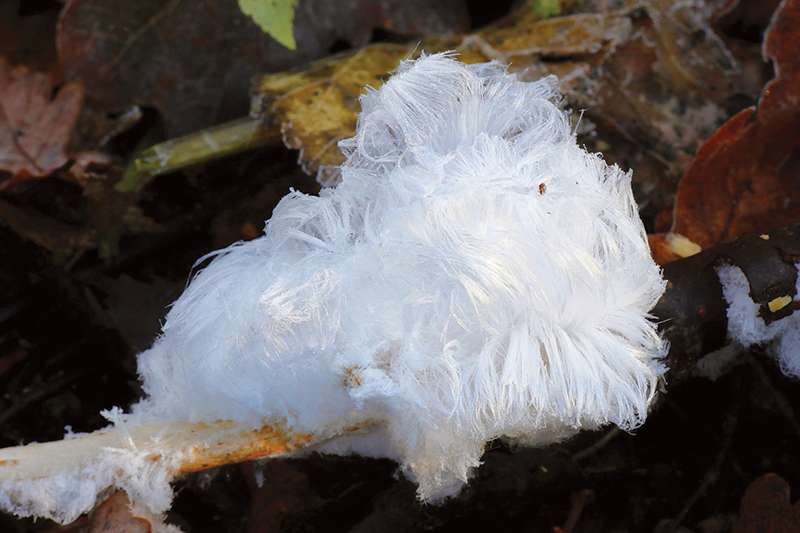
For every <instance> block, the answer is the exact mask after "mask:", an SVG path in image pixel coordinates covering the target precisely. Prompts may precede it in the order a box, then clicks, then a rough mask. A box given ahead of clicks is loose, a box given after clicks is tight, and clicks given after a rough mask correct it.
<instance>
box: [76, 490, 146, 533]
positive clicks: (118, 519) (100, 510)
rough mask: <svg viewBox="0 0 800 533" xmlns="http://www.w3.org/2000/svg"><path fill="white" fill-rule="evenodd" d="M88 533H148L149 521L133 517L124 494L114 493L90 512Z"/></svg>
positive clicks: (129, 504)
mask: <svg viewBox="0 0 800 533" xmlns="http://www.w3.org/2000/svg"><path fill="white" fill-rule="evenodd" d="M86 530H87V531H88V533H150V532H151V531H152V530H153V528H152V526H151V524H150V521H149V520H146V519H144V518H141V517H138V516H134V515H133V513H132V512H131V503H130V501H129V500H128V497H127V496H126V495H125V493H124V492H121V491H117V492H114V493H113V494H112V495H111V496H110V497H109V498H108V499H106V501H104V502H103V503H101V504H100V505H99V506H98V507H97V509H95V510H94V512H92V515H91V518H90V519H89V524H88V526H87V528H86Z"/></svg>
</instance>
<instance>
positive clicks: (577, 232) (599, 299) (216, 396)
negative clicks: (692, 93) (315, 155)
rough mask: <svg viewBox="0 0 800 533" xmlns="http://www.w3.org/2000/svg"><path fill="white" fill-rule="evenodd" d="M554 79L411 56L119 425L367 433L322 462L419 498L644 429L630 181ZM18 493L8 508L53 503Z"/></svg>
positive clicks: (650, 272) (654, 352) (209, 276)
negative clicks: (334, 168)
mask: <svg viewBox="0 0 800 533" xmlns="http://www.w3.org/2000/svg"><path fill="white" fill-rule="evenodd" d="M556 87H557V82H556V79H555V78H553V77H548V78H544V79H542V80H540V81H537V82H534V83H528V82H523V81H520V80H519V79H518V78H517V77H516V76H515V75H512V74H508V73H507V72H506V70H505V68H504V67H503V66H502V65H500V64H497V63H486V64H480V65H470V66H468V65H464V64H461V63H459V62H457V61H455V60H454V59H452V58H451V57H450V56H448V55H441V54H440V55H434V56H427V57H423V58H421V59H419V60H417V61H413V62H412V61H407V62H404V63H403V64H402V65H401V66H400V68H399V69H398V71H397V73H395V74H394V76H393V77H392V78H391V79H390V80H389V81H388V82H387V83H386V84H385V85H384V86H383V87H382V88H381V89H380V90H377V91H375V90H370V91H368V92H367V94H365V95H364V96H363V97H362V99H361V104H362V113H361V115H360V117H359V121H358V128H357V132H356V135H355V137H353V138H352V139H349V140H346V141H343V142H342V143H341V148H342V150H343V151H344V152H345V154H346V155H347V161H346V162H345V163H344V165H343V166H342V168H341V173H342V182H341V184H340V185H338V186H337V187H336V188H334V189H328V190H324V191H323V192H322V193H321V194H320V196H318V197H317V196H308V195H304V194H301V193H299V192H295V191H292V192H290V193H289V194H288V195H287V196H286V197H285V198H284V199H283V200H282V201H281V202H280V204H279V205H278V206H277V208H276V209H275V210H274V212H273V216H272V218H271V219H270V220H269V222H268V223H267V227H266V231H265V234H264V235H263V236H262V237H260V238H258V239H255V240H253V241H249V242H244V243H237V244H235V245H233V246H231V247H229V248H226V249H224V250H221V251H219V252H215V253H213V254H211V255H210V256H208V257H210V258H212V259H213V260H212V261H211V263H210V264H209V265H208V266H207V267H206V268H204V269H203V270H202V271H200V272H199V273H198V274H197V275H196V276H195V277H194V278H193V279H192V281H191V283H190V285H189V286H188V288H187V289H186V291H185V292H184V294H183V295H182V296H181V297H180V298H179V299H178V300H177V301H176V302H175V304H174V305H173V307H172V308H171V310H170V312H169V314H168V315H167V318H166V322H165V324H164V328H163V334H162V335H161V336H160V338H159V339H157V340H156V342H155V344H154V345H153V347H152V348H151V349H150V350H148V351H146V352H144V353H142V354H141V355H140V357H139V372H140V375H141V379H142V381H143V384H144V390H145V392H146V397H145V398H144V399H143V400H142V401H140V402H139V403H138V404H136V405H134V406H133V408H132V409H131V412H130V413H129V414H127V415H124V416H121V417H118V418H117V422H116V423H117V424H125V425H133V426H136V425H142V424H149V423H154V422H159V423H163V422H165V421H185V422H198V421H213V420H218V419H232V420H236V421H237V422H239V423H240V424H252V426H253V427H257V426H258V425H260V424H262V423H263V421H264V420H284V421H286V423H287V425H288V427H290V428H292V429H293V430H295V431H301V432H309V433H314V432H318V431H320V430H322V429H324V430H325V431H326V432H329V433H333V434H335V433H336V428H341V427H343V426H344V425H345V424H352V423H353V422H354V421H358V420H370V421H373V422H375V423H377V429H374V430H373V431H372V432H371V433H368V434H365V435H349V436H347V437H341V438H339V439H334V440H333V441H331V442H330V443H327V444H326V445H324V446H321V447H320V448H318V449H320V450H322V451H326V452H332V453H353V452H355V453H360V454H364V455H370V456H380V457H389V458H392V459H395V460H397V461H398V462H399V463H400V464H401V465H402V468H403V470H404V472H405V473H406V475H408V476H409V477H410V478H411V479H413V480H415V481H416V482H417V483H418V484H419V496H420V497H421V498H422V499H423V500H426V501H438V500H441V499H443V498H445V497H447V496H450V495H453V494H455V493H457V492H458V490H459V489H460V488H461V487H462V485H463V484H464V483H465V482H466V481H467V479H468V477H469V475H470V471H471V469H472V468H474V467H476V466H477V465H478V464H479V462H480V457H481V454H482V452H483V448H484V445H485V443H486V442H487V441H489V440H491V439H494V438H498V437H507V438H511V439H514V440H515V441H517V442H522V443H525V444H530V445H543V444H548V443H551V442H554V441H557V440H560V439H563V438H565V437H567V436H569V435H571V434H573V433H574V432H576V431H578V430H579V429H592V428H597V427H599V426H602V425H604V424H609V423H613V424H616V425H618V426H619V427H621V428H623V429H631V428H634V427H636V426H638V425H640V424H641V423H642V422H643V421H644V419H645V417H646V415H647V410H648V405H649V402H650V401H651V399H652V398H653V395H654V393H655V389H656V384H657V381H658V377H659V376H660V375H661V374H662V373H663V372H664V370H665V368H664V366H663V364H662V362H661V358H662V356H663V354H664V353H665V350H666V346H665V343H664V342H663V341H662V339H661V338H660V337H659V336H658V334H657V333H656V328H655V325H654V324H653V322H652V321H651V320H650V317H649V315H648V312H649V311H650V309H651V308H652V307H653V306H654V304H655V303H656V301H657V300H658V299H659V297H660V296H661V294H662V292H663V290H664V281H663V279H662V277H661V273H660V269H659V267H658V266H657V265H656V264H655V263H654V262H653V260H652V259H651V256H650V251H649V248H648V245H647V241H646V237H645V232H644V229H643V226H642V223H641V220H640V219H639V215H638V211H637V207H636V204H635V202H634V200H633V196H632V193H631V186H630V174H629V173H625V172H622V171H621V170H620V169H619V168H617V167H616V166H608V165H606V164H605V163H604V161H603V160H602V158H601V157H600V155H598V154H590V153H587V152H586V151H585V150H583V149H582V148H581V147H579V146H578V144H577V143H576V139H575V135H574V133H573V131H572V130H571V127H570V124H569V120H568V115H567V114H566V113H565V112H563V111H562V110H561V109H560V108H559V104H560V97H559V95H558V93H557V89H556ZM204 259H205V258H204ZM137 475H141V474H137ZM145 475H146V474H145ZM110 482H112V483H114V484H121V483H122V482H121V481H120V480H118V479H117V478H114V479H112V480H111V481H110ZM267 482H269V480H267ZM20 487H21V488H20V490H18V491H16V492H15V493H14V498H15V499H16V501H17V503H16V504H15V503H14V502H11V503H9V502H8V498H6V501H5V502H4V504H5V507H6V508H7V509H12V510H18V509H20V507H19V506H20V505H23V504H20V503H19V502H20V501H27V502H28V503H26V504H24V505H26V507H24V508H25V509H28V510H29V511H30V512H31V513H33V514H40V515H42V514H47V513H48V512H49V513H50V515H51V516H52V509H51V507H52V506H53V505H57V504H60V503H59V502H61V501H63V500H62V499H61V497H62V496H63V494H60V495H58V496H53V497H52V498H51V497H50V496H49V494H50V493H49V492H48V493H40V492H38V488H36V487H37V486H34V485H30V486H29V487H27V488H26V487H23V486H22V485H20ZM59 490H61V489H59ZM63 490H65V491H69V490H72V489H71V488H69V487H64V488H63ZM132 496H133V497H135V498H140V499H141V502H140V503H143V504H144V505H146V506H148V507H150V508H151V509H153V510H155V511H160V510H163V504H162V502H161V500H160V499H159V500H152V501H151V499H150V496H149V495H148V494H140V493H137V494H133V495H132ZM89 500H90V498H86V499H82V500H81V501H82V502H84V501H85V502H89ZM15 505H16V507H15ZM81 506H82V507H84V508H86V509H88V506H87V505H84V504H81ZM84 510H85V509H84ZM73 514H74V513H73ZM71 516H72V515H71Z"/></svg>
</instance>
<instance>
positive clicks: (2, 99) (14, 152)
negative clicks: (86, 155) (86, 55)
mask: <svg viewBox="0 0 800 533" xmlns="http://www.w3.org/2000/svg"><path fill="white" fill-rule="evenodd" d="M52 92H53V85H52V83H51V81H50V77H49V76H48V75H46V74H42V73H39V72H33V71H31V70H30V69H28V68H27V67H24V66H18V67H11V66H10V65H9V64H8V63H7V62H6V61H5V60H3V59H2V58H0V172H2V171H5V172H8V173H10V174H11V179H9V180H6V181H4V182H2V183H0V189H3V188H7V187H10V186H12V185H14V184H16V183H18V182H21V181H24V180H26V179H31V178H38V177H42V176H47V175H48V174H50V173H52V172H53V171H54V170H56V169H58V168H59V167H61V166H63V165H64V164H66V163H67V161H68V156H67V153H66V147H67V143H68V142H69V137H70V133H71V132H72V129H73V127H74V126H75V122H76V121H77V119H78V115H79V113H80V110H81V106H82V103H83V86H82V85H81V84H80V83H67V84H66V85H64V86H63V87H61V88H60V89H59V90H58V92H57V93H56V95H55V96H54V97H52V96H51V95H52Z"/></svg>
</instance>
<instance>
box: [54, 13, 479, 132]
mask: <svg viewBox="0 0 800 533" xmlns="http://www.w3.org/2000/svg"><path fill="white" fill-rule="evenodd" d="M294 22H295V23H294V36H295V38H296V42H297V49H296V50H289V49H287V48H286V47H284V46H283V45H281V44H280V43H278V42H277V41H275V40H274V39H272V38H271V37H270V36H268V35H266V34H265V33H264V32H263V31H262V29H261V28H259V26H258V25H257V24H256V23H255V22H254V21H253V19H251V18H250V17H249V16H247V15H245V14H244V13H243V12H242V11H241V10H240V9H239V6H238V4H237V3H236V2H235V1H234V0H226V1H224V2H223V1H218V0H197V1H193V2H188V1H181V0H170V1H168V2H165V1H162V0H138V1H136V2H131V1H129V0H69V1H68V2H67V3H66V5H65V6H64V10H63V12H62V14H61V18H60V21H59V27H58V34H57V38H56V42H57V49H58V53H59V56H60V58H61V62H62V65H63V68H64V75H65V77H66V79H81V80H83V81H84V82H85V84H86V86H87V87H91V88H92V90H91V96H92V98H93V99H94V100H96V103H97V104H98V106H99V107H100V108H103V109H105V110H106V111H109V112H110V111H115V112H119V111H122V110H125V109H128V108H129V107H130V106H131V105H134V104H137V105H141V106H149V107H154V108H156V109H158V110H159V111H160V113H161V115H162V116H163V118H164V121H165V123H166V129H167V134H168V135H169V136H178V135H182V134H184V133H187V132H190V131H194V130H197V129H201V128H203V127H207V126H210V125H212V124H215V123H219V122H223V121H225V120H230V119H234V118H238V117H240V116H242V115H243V114H245V113H246V112H247V106H248V91H249V88H250V80H251V78H252V76H254V75H256V74H260V73H264V72H270V71H276V70H282V69H286V68H289V67H293V66H296V65H300V64H304V63H307V62H308V61H311V60H313V59H317V58H319V57H323V56H326V55H328V54H329V53H330V50H331V48H332V47H334V46H344V47H349V46H356V47H358V46H361V45H363V44H365V43H367V42H368V41H369V39H370V38H371V36H372V32H373V30H374V29H375V28H383V29H385V30H387V31H391V32H392V33H393V34H399V35H407V36H409V37H412V36H414V37H417V36H422V35H426V34H432V33H442V32H450V31H458V30H461V31H463V30H464V29H465V28H466V25H467V23H468V17H467V13H466V8H465V7H464V5H463V3H462V2H461V0H447V1H444V2H424V1H422V0H413V1H406V2H396V1H391V0H342V1H338V2H329V1H327V0H302V1H300V2H299V3H298V4H297V7H296V10H295V20H294Z"/></svg>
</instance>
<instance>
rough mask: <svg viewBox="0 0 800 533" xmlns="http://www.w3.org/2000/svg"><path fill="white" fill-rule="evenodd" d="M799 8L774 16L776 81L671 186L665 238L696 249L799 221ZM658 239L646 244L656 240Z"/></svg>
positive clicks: (786, 6)
mask: <svg viewBox="0 0 800 533" xmlns="http://www.w3.org/2000/svg"><path fill="white" fill-rule="evenodd" d="M798 27H800V1H798V0H785V1H784V2H783V4H782V5H781V6H780V7H779V9H778V11H776V13H775V14H774V16H773V20H772V23H771V25H770V27H769V30H768V33H767V35H766V38H765V41H764V55H765V56H766V57H767V58H769V59H771V60H772V61H773V62H774V65H775V79H773V80H772V81H770V82H769V83H768V84H767V85H766V86H765V87H764V90H763V91H762V93H761V97H760V99H759V102H758V106H757V107H756V106H753V107H749V108H747V109H744V110H742V111H741V112H739V113H738V114H736V115H735V116H733V117H732V118H731V119H730V120H728V121H727V122H726V123H725V124H724V125H723V126H722V127H721V128H719V129H718V130H717V131H716V132H715V133H714V134H713V135H712V136H711V137H710V138H709V139H708V140H707V141H706V142H705V143H704V144H703V146H702V147H701V148H700V149H699V150H698V152H697V156H696V157H695V159H694V161H693V162H692V164H691V166H689V168H688V169H687V171H686V173H685V174H684V176H683V178H682V179H681V181H680V184H679V186H678V192H677V197H676V199H675V210H674V217H673V226H672V229H671V233H673V234H678V235H681V236H683V237H684V238H686V239H688V240H690V241H692V242H693V243H695V244H696V245H698V246H699V247H701V248H707V247H710V246H712V245H714V244H716V243H719V242H724V241H729V240H732V239H734V238H736V237H738V236H741V235H744V234H748V233H754V232H766V231H768V230H771V229H774V228H777V227H781V226H785V225H787V224H790V223H794V222H797V221H798V220H800V182H798V180H797V177H798V175H800V128H798V126H797V124H798V122H800V56H798V54H797V43H798V41H800V30H798ZM662 238H663V237H653V239H655V240H660V239H662Z"/></svg>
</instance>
